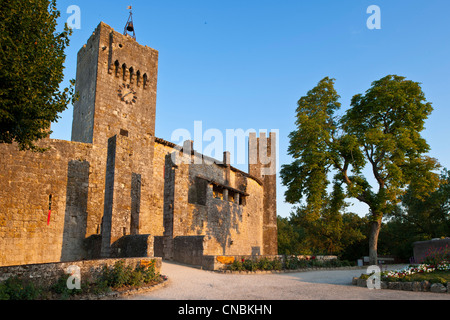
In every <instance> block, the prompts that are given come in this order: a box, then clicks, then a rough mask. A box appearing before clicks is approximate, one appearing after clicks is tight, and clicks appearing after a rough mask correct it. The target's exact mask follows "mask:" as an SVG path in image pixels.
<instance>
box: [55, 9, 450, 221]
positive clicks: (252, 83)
mask: <svg viewBox="0 0 450 320" xmlns="http://www.w3.org/2000/svg"><path fill="white" fill-rule="evenodd" d="M70 5H77V6H79V7H80V9H81V29H76V30H74V33H73V36H72V38H71V44H70V47H69V48H68V49H67V51H66V53H67V60H66V70H65V76H66V80H65V84H67V81H68V80H69V79H75V75H76V57H77V52H78V50H79V49H80V48H81V47H82V46H83V44H85V43H86V41H87V39H88V38H89V36H90V35H91V34H92V32H93V31H94V29H95V28H96V26H97V25H98V24H99V23H100V21H103V22H105V23H107V24H109V25H110V26H111V27H113V28H114V29H115V30H117V31H123V28H124V26H125V23H126V21H127V19H128V10H127V6H128V5H132V6H133V15H134V23H135V29H136V35H137V41H138V42H139V43H141V44H143V45H147V46H149V47H152V48H154V49H156V50H158V51H159V75H158V97H157V115H156V135H157V136H158V137H161V138H163V139H166V140H170V138H171V135H172V133H173V131H174V130H176V129H179V128H184V129H187V130H189V131H191V132H193V130H194V121H202V126H203V130H204V131H206V130H208V129H218V130H220V131H222V132H224V135H225V130H226V129H238V128H241V129H243V130H248V129H251V128H253V129H256V130H257V131H258V130H260V129H261V130H269V131H270V130H271V129H278V130H279V135H280V141H279V144H280V145H279V154H280V158H279V164H280V165H282V164H286V163H289V162H290V161H291V159H290V157H289V156H288V155H287V154H286V150H287V148H288V146H289V139H288V134H289V133H290V132H291V131H293V130H294V129H295V126H294V122H295V118H294V117H295V109H296V103H297V101H298V99H299V98H300V97H301V96H303V95H305V94H306V93H307V91H308V90H310V89H312V88H313V87H314V86H315V85H316V84H317V83H318V82H319V81H320V80H321V79H322V78H324V77H326V76H329V77H332V78H335V79H336V89H337V91H338V93H339V94H340V95H341V103H342V108H343V111H344V110H345V109H346V108H347V107H348V106H349V104H350V99H351V98H352V96H353V95H355V94H358V93H364V92H365V91H366V90H367V89H369V87H370V85H371V83H372V82H373V81H375V80H378V79H380V78H382V77H384V76H386V75H388V74H397V75H401V76H405V77H407V78H408V79H409V80H413V81H417V82H420V83H422V89H423V91H424V92H425V95H426V97H427V100H428V101H430V102H432V103H433V106H434V112H433V114H432V115H431V116H430V118H429V119H428V121H427V122H426V130H425V131H424V133H423V136H424V137H425V138H426V139H427V141H428V143H429V144H430V145H431V152H430V155H431V156H433V157H435V158H437V159H438V160H439V161H440V163H441V164H442V166H443V167H446V168H450V148H449V147H448V140H449V138H450V125H449V119H450V24H449V23H448V15H449V12H450V1H448V0H429V1H424V0H421V1H418V0H407V1H406V0H389V1H385V0H371V1H366V0H339V1H336V0H308V1H305V0H295V1H293V0H281V1H274V0H239V1H237V0H228V1H220V0H188V1H187V0H164V1H154V0H109V1H104V0H99V1H86V0H79V1H76V0H59V1H58V7H59V10H60V11H61V22H65V21H66V20H67V19H68V18H69V17H70V16H71V13H67V8H68V7H69V6H70ZM370 5H377V6H379V8H380V9H381V29H380V30H376V29H375V30H369V29H368V28H367V25H366V21H367V19H368V18H369V17H370V14H368V13H367V12H366V11H367V8H368V7H369V6H370ZM72 112H73V109H72V108H71V107H70V108H68V109H67V111H65V112H63V113H62V114H61V116H62V118H61V119H60V120H59V122H58V123H56V124H53V126H52V129H53V131H54V133H53V135H52V138H56V139H64V140H70V136H71V123H72ZM204 144H205V143H204ZM236 167H238V168H239V169H241V170H244V171H247V166H246V165H236ZM284 191H285V189H284V187H283V186H282V185H281V183H280V181H279V183H278V214H279V215H280V216H283V217H286V216H289V214H290V210H291V206H290V205H287V204H285V203H284V196H283V194H284ZM350 210H351V211H353V212H356V213H358V214H360V215H364V214H365V213H367V208H365V207H364V206H363V205H360V204H358V203H357V202H355V205H354V206H353V207H352V208H350Z"/></svg>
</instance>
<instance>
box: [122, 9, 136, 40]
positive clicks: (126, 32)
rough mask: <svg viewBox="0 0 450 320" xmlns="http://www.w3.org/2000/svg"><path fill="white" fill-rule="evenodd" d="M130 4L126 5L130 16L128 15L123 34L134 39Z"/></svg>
mask: <svg viewBox="0 0 450 320" xmlns="http://www.w3.org/2000/svg"><path fill="white" fill-rule="evenodd" d="M132 8H133V7H132V6H128V10H130V16H129V17H128V21H127V24H126V25H125V28H124V30H123V34H124V35H125V36H131V37H132V38H133V39H134V40H136V33H135V31H134V24H133V10H132Z"/></svg>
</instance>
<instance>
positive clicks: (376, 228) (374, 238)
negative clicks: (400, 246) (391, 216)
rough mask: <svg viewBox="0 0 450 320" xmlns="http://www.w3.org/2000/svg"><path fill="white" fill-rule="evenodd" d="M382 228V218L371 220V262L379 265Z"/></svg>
mask: <svg viewBox="0 0 450 320" xmlns="http://www.w3.org/2000/svg"><path fill="white" fill-rule="evenodd" d="M380 229H381V219H379V220H377V221H372V222H370V235H369V263H370V265H372V266H375V265H377V262H378V252H377V250H378V235H379V234H380Z"/></svg>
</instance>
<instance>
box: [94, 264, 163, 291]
mask: <svg viewBox="0 0 450 320" xmlns="http://www.w3.org/2000/svg"><path fill="white" fill-rule="evenodd" d="M158 276H159V275H158V274H157V273H156V272H155V265H154V263H153V264H151V265H150V266H148V267H146V266H142V265H140V266H137V267H136V268H135V269H133V268H132V267H131V266H125V262H124V261H123V260H120V261H117V262H116V263H115V265H114V266H113V267H112V268H108V267H107V266H105V267H103V274H102V277H101V280H100V282H102V283H104V284H105V285H106V286H108V287H111V288H120V287H124V286H139V285H143V284H146V283H150V282H152V281H154V280H156V279H157V278H158Z"/></svg>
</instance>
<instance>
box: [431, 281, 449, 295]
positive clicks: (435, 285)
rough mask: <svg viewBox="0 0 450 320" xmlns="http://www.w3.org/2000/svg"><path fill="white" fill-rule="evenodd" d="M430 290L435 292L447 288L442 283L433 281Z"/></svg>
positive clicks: (443, 290) (445, 290)
mask: <svg viewBox="0 0 450 320" xmlns="http://www.w3.org/2000/svg"><path fill="white" fill-rule="evenodd" d="M430 291H431V292H434V293H444V292H447V288H446V287H445V286H444V285H443V284H442V283H433V284H432V285H431V287H430Z"/></svg>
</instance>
